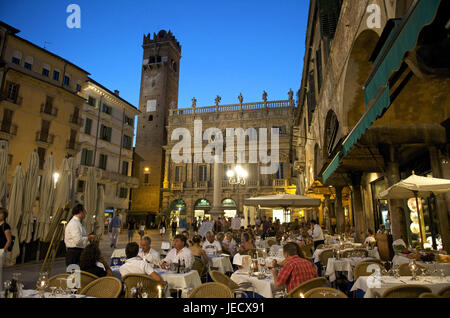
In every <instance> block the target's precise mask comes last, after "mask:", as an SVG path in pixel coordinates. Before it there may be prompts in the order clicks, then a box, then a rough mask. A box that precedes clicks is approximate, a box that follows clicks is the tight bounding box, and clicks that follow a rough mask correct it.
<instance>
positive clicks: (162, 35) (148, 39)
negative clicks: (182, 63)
mask: <svg viewBox="0 0 450 318" xmlns="http://www.w3.org/2000/svg"><path fill="white" fill-rule="evenodd" d="M167 41H171V42H172V43H173V44H174V45H175V47H176V48H178V50H179V51H180V52H181V45H180V42H178V41H177V39H176V38H175V36H174V35H173V34H172V32H171V31H170V30H169V31H168V32H167V31H166V30H161V31H159V32H158V34H156V33H153V38H152V36H151V34H150V33H148V34H147V35H145V34H144V41H143V45H146V44H154V43H159V42H167Z"/></svg>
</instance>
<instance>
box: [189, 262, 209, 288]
mask: <svg viewBox="0 0 450 318" xmlns="http://www.w3.org/2000/svg"><path fill="white" fill-rule="evenodd" d="M192 269H193V270H196V271H197V272H198V275H199V276H200V279H201V281H202V283H206V282H207V280H208V266H207V264H205V263H204V262H203V260H202V259H201V257H198V256H194V264H193V265H192Z"/></svg>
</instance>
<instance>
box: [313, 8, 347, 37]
mask: <svg viewBox="0 0 450 318" xmlns="http://www.w3.org/2000/svg"><path fill="white" fill-rule="evenodd" d="M341 6H342V0H318V2H317V8H318V12H319V20H320V31H321V33H322V37H327V38H333V37H334V33H335V32H336V27H337V23H338V20H339V14H340V13H341Z"/></svg>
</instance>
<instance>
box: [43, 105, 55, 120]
mask: <svg viewBox="0 0 450 318" xmlns="http://www.w3.org/2000/svg"><path fill="white" fill-rule="evenodd" d="M41 114H47V115H50V116H53V117H56V116H58V108H56V107H54V106H53V105H48V104H41Z"/></svg>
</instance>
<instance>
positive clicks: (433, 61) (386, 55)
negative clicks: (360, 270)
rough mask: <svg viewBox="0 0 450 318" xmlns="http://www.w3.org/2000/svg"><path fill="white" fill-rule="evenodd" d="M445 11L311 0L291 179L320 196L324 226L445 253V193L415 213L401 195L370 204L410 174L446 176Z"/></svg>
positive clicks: (388, 2) (441, 4)
mask: <svg viewBox="0 0 450 318" xmlns="http://www.w3.org/2000/svg"><path fill="white" fill-rule="evenodd" d="M448 6H449V3H448V1H439V0H431V1H427V0H425V1H423V0H417V1H413V0H398V1H395V0H385V1H383V0H367V1H366V0H365V1H351V0H349V1H346V0H344V1H335V2H330V1H321V0H312V1H311V3H310V11H309V20H308V27H307V36H306V47H307V50H306V52H305V57H304V68H303V77H302V83H301V88H300V98H299V107H298V111H297V113H296V123H295V128H294V133H293V134H294V138H293V147H294V149H295V162H297V164H296V165H295V167H296V168H297V169H294V171H293V176H294V178H295V179H296V181H295V183H296V184H297V186H298V187H299V189H301V192H303V193H307V194H310V195H317V196H320V197H322V198H323V199H324V205H325V206H326V207H327V210H328V211H329V213H328V215H321V216H319V217H320V221H321V222H322V224H323V225H325V226H328V225H329V224H327V219H332V220H334V222H336V229H335V230H336V231H338V232H342V231H343V230H344V228H345V227H346V226H355V227H356V233H357V237H358V239H359V240H362V239H363V237H365V235H366V234H365V233H366V230H367V229H372V230H375V231H376V230H378V229H379V228H380V226H381V225H385V226H390V227H391V230H392V235H393V239H394V240H395V239H398V238H402V239H403V240H404V241H405V242H409V243H410V244H412V245H415V246H417V244H418V242H419V236H421V237H422V240H423V241H424V243H425V246H428V247H435V248H436V247H441V248H442V246H443V247H444V248H445V249H446V250H448V249H449V248H450V231H449V211H450V209H449V206H450V205H449V202H450V197H449V195H438V196H431V197H424V198H421V202H422V208H420V209H419V211H418V210H417V208H416V207H415V206H414V205H411V204H410V203H411V202H410V200H408V198H405V200H398V199H397V200H394V199H392V200H380V199H379V198H378V194H379V193H380V192H381V191H383V190H385V189H387V188H388V187H389V186H391V185H393V184H395V183H396V182H398V181H400V180H401V179H405V178H406V177H408V176H409V175H411V174H412V173H413V171H414V172H415V174H418V175H422V176H433V177H437V178H447V179H448V178H449V177H450V167H449V165H448V156H449V151H448V149H449V148H448V146H449V131H450V130H449V128H450V127H449V118H450V117H449V116H450V99H449V96H448V93H447V92H448V90H449V85H450V74H449V72H448V70H449V63H448V61H449V60H448V56H449V54H450V53H449V50H448V47H449V46H448V36H449V29H448V24H447V21H448V15H447V16H446V12H447V13H448V9H449V8H448ZM446 24H447V26H446ZM419 212H420V214H419ZM417 214H419V215H420V217H419V218H418V217H417ZM418 219H420V222H423V223H422V224H421V225H422V226H421V227H422V228H423V231H422V232H421V233H419V231H418V230H417V229H418V228H419V227H418V224H417V220H418ZM330 223H332V222H330Z"/></svg>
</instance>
